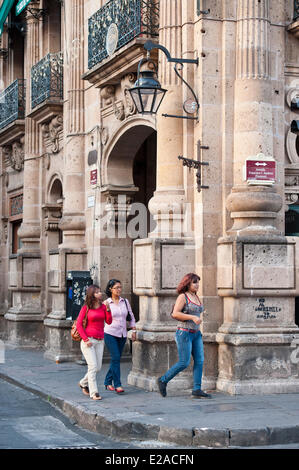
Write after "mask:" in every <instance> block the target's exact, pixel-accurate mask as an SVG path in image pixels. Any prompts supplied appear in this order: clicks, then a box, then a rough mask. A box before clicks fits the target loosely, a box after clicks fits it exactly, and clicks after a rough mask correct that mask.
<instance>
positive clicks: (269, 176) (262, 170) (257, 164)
mask: <svg viewBox="0 0 299 470" xmlns="http://www.w3.org/2000/svg"><path fill="white" fill-rule="evenodd" d="M275 175H276V162H275V161H274V160H269V161H267V160H246V180H247V181H268V182H274V181H275Z"/></svg>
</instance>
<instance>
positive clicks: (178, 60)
mask: <svg viewBox="0 0 299 470" xmlns="http://www.w3.org/2000/svg"><path fill="white" fill-rule="evenodd" d="M144 49H145V50H146V51H147V53H148V54H149V53H150V51H152V50H153V49H160V50H161V51H162V52H164V54H165V55H166V57H167V61H168V62H173V63H174V64H175V65H174V71H175V73H176V75H177V76H178V77H179V79H180V80H181V81H182V82H183V83H184V84H185V85H186V86H187V88H188V89H189V90H190V91H191V93H192V95H193V98H194V100H195V104H196V109H195V112H197V115H196V116H194V117H191V116H177V115H173V114H162V116H164V117H172V118H178V119H191V120H193V121H198V110H199V102H198V99H197V96H196V95H195V92H194V90H193V88H191V86H190V85H189V84H188V83H187V82H186V80H184V78H183V77H182V75H181V74H180V73H179V70H178V67H179V65H181V67H184V64H196V65H198V58H197V59H181V58H176V57H171V55H170V52H169V51H168V49H166V47H164V46H161V44H156V43H154V42H152V41H146V43H145V44H144ZM183 108H184V106H183ZM184 111H185V112H187V111H186V109H185V108H184Z"/></svg>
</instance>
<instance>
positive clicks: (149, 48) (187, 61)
mask: <svg viewBox="0 0 299 470" xmlns="http://www.w3.org/2000/svg"><path fill="white" fill-rule="evenodd" d="M144 49H145V50H146V51H148V52H150V51H152V50H153V49H160V50H161V51H162V52H164V54H165V55H166V57H167V61H168V62H175V63H178V64H196V65H198V63H199V62H198V58H197V59H181V58H177V57H171V55H170V52H169V50H168V49H166V47H164V46H161V44H157V43H154V42H152V41H146V43H145V44H144Z"/></svg>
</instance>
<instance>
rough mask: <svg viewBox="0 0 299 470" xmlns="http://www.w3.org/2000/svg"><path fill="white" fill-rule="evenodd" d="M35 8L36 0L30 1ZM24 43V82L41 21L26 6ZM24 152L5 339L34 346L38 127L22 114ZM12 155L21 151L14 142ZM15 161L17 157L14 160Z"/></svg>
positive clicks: (37, 325)
mask: <svg viewBox="0 0 299 470" xmlns="http://www.w3.org/2000/svg"><path fill="white" fill-rule="evenodd" d="M30 6H31V8H32V9H38V8H39V6H40V4H39V1H33V2H31V5H30ZM26 22H27V36H26V38H27V43H26V48H25V50H26V55H25V78H26V83H27V84H30V83H31V67H32V65H34V64H35V63H36V62H37V61H38V60H39V58H40V38H39V30H40V22H39V21H38V19H37V18H36V17H35V16H33V15H32V14H31V13H30V11H29V10H27V11H26ZM30 109H31V96H30V86H27V97H26V115H28V113H29V112H30ZM24 146H25V152H24V172H23V174H24V182H23V222H22V225H21V227H20V229H19V231H18V235H19V237H20V239H21V242H22V246H21V248H20V249H19V250H18V253H17V259H16V267H17V268H16V269H17V285H16V287H11V290H12V307H11V308H10V309H9V311H8V313H7V314H6V315H5V318H6V320H8V325H7V330H8V340H9V341H10V342H12V343H14V344H20V345H29V346H34V345H37V344H43V343H44V329H43V323H42V320H43V316H42V309H43V305H42V298H43V297H42V295H41V289H42V284H43V278H42V267H41V253H40V234H41V227H40V212H39V211H40V206H39V193H40V187H39V181H40V178H39V174H40V159H39V158H38V157H39V129H38V125H37V124H36V123H35V122H34V121H33V120H32V119H31V118H29V117H26V118H25V144H24ZM12 151H13V153H14V157H15V160H16V156H17V155H18V153H20V148H19V146H18V145H17V144H15V148H14V147H13V148H12ZM15 164H17V161H15Z"/></svg>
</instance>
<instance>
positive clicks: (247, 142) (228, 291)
mask: <svg viewBox="0 0 299 470" xmlns="http://www.w3.org/2000/svg"><path fill="white" fill-rule="evenodd" d="M270 32H271V34H272V38H271V37H270ZM276 33H277V31H276V30H275V27H274V26H271V25H270V1H269V0H261V1H257V0H239V1H238V10H237V44H236V63H237V67H236V80H235V109H234V187H233V189H232V191H231V194H230V195H229V197H228V198H227V201H226V207H227V209H228V211H229V212H230V215H231V218H232V219H233V226H232V228H231V229H230V230H227V235H226V236H225V237H223V238H221V239H219V241H218V257H217V264H218V279H217V281H218V282H217V283H218V294H219V295H220V296H222V297H223V307H224V322H223V324H222V326H221V327H220V328H219V332H218V334H217V336H216V340H217V342H218V343H219V377H218V381H217V388H218V389H220V390H224V391H227V392H229V393H233V394H238V393H283V392H295V391H298V390H299V380H298V375H297V368H296V365H295V364H293V363H292V361H291V352H292V350H291V349H290V346H291V343H292V341H293V339H294V338H296V336H295V335H296V334H298V328H297V327H296V325H295V322H294V320H295V315H294V296H295V292H296V291H295V289H296V280H295V266H294V263H295V244H293V243H288V242H287V239H286V238H285V237H284V236H283V235H282V224H281V222H280V218H279V212H280V211H281V209H282V208H283V201H282V197H281V195H280V194H281V193H282V192H283V178H282V177H281V167H282V165H280V164H279V163H280V162H279V161H277V177H276V181H277V184H276V185H274V186H263V185H258V184H257V185H255V186H249V185H248V184H247V183H246V182H244V181H243V166H244V164H245V160H246V158H248V157H252V156H255V155H257V154H259V153H260V152H263V153H264V154H265V155H269V156H274V158H276V160H279V158H281V157H280V155H283V150H282V151H281V152H280V151H278V149H277V147H274V145H273V142H274V141H275V139H274V134H275V132H274V129H273V112H274V111H273V103H274V97H273V95H274V93H273V85H272V83H271V74H270V55H271V53H272V52H273V51H272V50H271V42H272V41H273V43H274V44H276V42H275V41H278V40H279V35H278V34H277V35H276ZM272 47H274V46H272ZM282 49H283V45H282V46H281V50H282ZM280 79H281V78H280ZM274 96H275V95H274ZM281 110H282V111H281V112H282V113H283V105H282V106H281ZM280 117H281V119H283V114H282V116H280ZM296 376H297V377H296Z"/></svg>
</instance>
